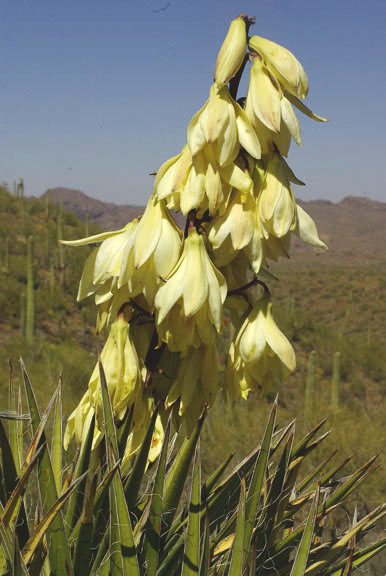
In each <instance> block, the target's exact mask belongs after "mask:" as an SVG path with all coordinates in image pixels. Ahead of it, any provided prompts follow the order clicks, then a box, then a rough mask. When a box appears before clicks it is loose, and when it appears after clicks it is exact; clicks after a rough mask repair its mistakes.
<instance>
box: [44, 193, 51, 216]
mask: <svg viewBox="0 0 386 576" xmlns="http://www.w3.org/2000/svg"><path fill="white" fill-rule="evenodd" d="M50 201H51V193H50V190H47V192H46V194H45V196H44V213H45V216H46V220H48V218H49V217H50Z"/></svg>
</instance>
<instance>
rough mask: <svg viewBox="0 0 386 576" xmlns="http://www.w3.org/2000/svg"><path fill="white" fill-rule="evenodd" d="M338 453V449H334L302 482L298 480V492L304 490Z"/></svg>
mask: <svg viewBox="0 0 386 576" xmlns="http://www.w3.org/2000/svg"><path fill="white" fill-rule="evenodd" d="M337 453H338V450H334V452H332V453H331V454H330V455H329V456H327V458H325V459H324V460H323V462H321V463H320V464H319V465H318V466H316V467H315V468H314V469H313V470H312V471H311V472H310V473H309V474H308V475H307V476H306V477H305V478H304V480H302V481H301V482H298V484H297V486H296V491H297V493H298V494H300V493H301V492H303V490H304V489H305V488H307V486H309V484H311V482H312V480H313V479H314V478H316V476H317V475H318V474H319V473H320V472H321V471H322V470H323V468H325V467H326V466H327V464H328V463H329V462H330V461H331V460H332V459H333V458H334V456H335V455H336V454H337Z"/></svg>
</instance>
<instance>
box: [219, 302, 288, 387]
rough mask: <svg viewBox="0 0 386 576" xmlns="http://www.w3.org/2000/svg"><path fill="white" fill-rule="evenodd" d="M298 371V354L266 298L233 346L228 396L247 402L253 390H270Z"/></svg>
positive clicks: (227, 379) (253, 312)
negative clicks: (273, 384)
mask: <svg viewBox="0 0 386 576" xmlns="http://www.w3.org/2000/svg"><path fill="white" fill-rule="evenodd" d="M295 368H296V359H295V352H294V350H293V348H292V346H291V344H290V342H289V341H288V340H287V338H286V337H285V336H284V334H283V333H282V332H281V331H280V330H279V328H278V327H277V325H276V323H275V321H274V319H273V317H272V304H271V303H270V301H269V299H268V297H267V296H263V297H262V298H260V299H259V300H258V301H257V302H256V303H255V305H254V307H253V308H252V310H251V312H250V313H249V315H248V316H247V318H246V319H245V321H244V323H243V325H242V326H241V328H240V330H239V332H238V334H237V336H236V339H235V341H234V343H232V345H231V349H230V353H229V363H228V372H227V377H226V381H225V385H224V392H225V395H226V396H230V397H231V398H233V397H235V396H237V395H241V396H242V397H244V398H246V397H247V396H248V393H249V391H250V390H252V389H255V390H262V389H265V390H267V389H269V387H270V386H271V384H272V383H273V382H280V381H283V380H285V379H286V378H287V377H288V376H289V375H290V374H291V372H293V371H294V370H295Z"/></svg>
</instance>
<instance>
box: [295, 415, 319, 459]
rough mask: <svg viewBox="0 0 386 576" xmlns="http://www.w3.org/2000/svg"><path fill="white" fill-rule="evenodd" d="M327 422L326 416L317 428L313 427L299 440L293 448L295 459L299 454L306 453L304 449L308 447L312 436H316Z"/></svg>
mask: <svg viewBox="0 0 386 576" xmlns="http://www.w3.org/2000/svg"><path fill="white" fill-rule="evenodd" d="M326 422H327V418H324V419H323V420H322V421H321V422H319V424H317V425H316V426H315V428H313V429H312V430H311V431H310V432H308V434H306V435H305V436H304V438H302V440H300V442H298V443H297V444H296V445H295V446H294V448H293V450H292V458H294V459H295V458H297V457H298V456H302V455H303V454H304V450H305V449H306V448H307V446H308V445H309V443H310V441H311V440H312V438H314V436H316V434H317V433H318V432H319V430H320V429H321V428H322V426H324V424H325V423H326Z"/></svg>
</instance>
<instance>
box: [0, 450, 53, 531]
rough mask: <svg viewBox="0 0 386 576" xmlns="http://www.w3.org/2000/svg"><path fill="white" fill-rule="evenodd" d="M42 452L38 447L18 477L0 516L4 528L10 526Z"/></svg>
mask: <svg viewBox="0 0 386 576" xmlns="http://www.w3.org/2000/svg"><path fill="white" fill-rule="evenodd" d="M42 450H43V446H40V448H39V449H38V450H37V451H36V453H35V454H34V457H33V458H32V460H31V461H30V463H29V464H28V466H27V468H25V470H24V472H23V474H22V475H21V476H20V478H19V480H18V482H17V484H16V486H15V488H14V489H13V491H12V494H11V495H10V497H9V499H8V501H7V503H6V505H5V507H4V510H3V512H2V513H1V514H0V517H1V519H2V521H3V523H4V526H5V527H8V526H10V524H11V522H12V518H14V517H15V515H16V512H17V508H18V506H19V505H20V504H21V498H22V497H23V494H24V491H25V489H26V486H27V482H28V478H29V476H30V474H31V472H32V470H33V468H34V466H35V464H36V463H37V461H38V458H39V456H40V454H41V452H42ZM27 539H28V538H27Z"/></svg>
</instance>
